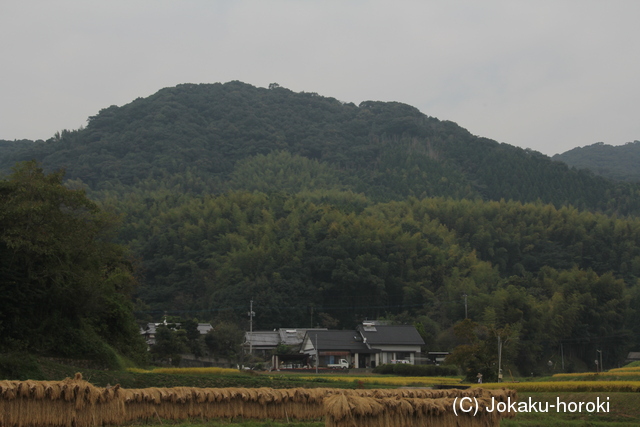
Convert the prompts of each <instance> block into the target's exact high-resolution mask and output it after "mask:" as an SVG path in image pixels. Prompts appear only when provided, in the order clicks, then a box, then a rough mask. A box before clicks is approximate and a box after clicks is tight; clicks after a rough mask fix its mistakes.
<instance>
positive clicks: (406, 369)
mask: <svg viewBox="0 0 640 427" xmlns="http://www.w3.org/2000/svg"><path fill="white" fill-rule="evenodd" d="M373 372H374V373H376V374H389V375H400V376H403V377H447V376H454V375H458V368H457V367H455V366H446V365H443V366H438V365H409V364H406V363H399V364H385V365H379V366H376V367H375V368H374V369H373Z"/></svg>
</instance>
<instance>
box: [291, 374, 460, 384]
mask: <svg viewBox="0 0 640 427" xmlns="http://www.w3.org/2000/svg"><path fill="white" fill-rule="evenodd" d="M300 378H301V379H304V380H314V379H317V378H322V379H325V380H327V381H341V382H356V381H361V382H363V383H367V384H381V385H393V386H411V385H416V384H426V385H436V384H445V385H455V384H459V383H460V381H462V380H461V379H460V378H452V377H387V376H379V377H374V376H355V375H330V376H329V375H327V376H321V377H318V376H302V377H300Z"/></svg>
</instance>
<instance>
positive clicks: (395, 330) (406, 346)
mask: <svg viewBox="0 0 640 427" xmlns="http://www.w3.org/2000/svg"><path fill="white" fill-rule="evenodd" d="M422 345H424V341H423V340H422V337H421V336H420V334H419V333H418V331H417V330H416V328H415V327H414V326H412V325H380V324H376V323H374V322H365V323H363V324H362V325H359V326H358V327H357V328H356V329H355V330H346V331H334V330H327V331H314V332H307V334H306V336H305V338H304V341H303V342H302V346H301V349H300V352H301V353H306V354H309V355H310V356H313V358H314V363H315V358H316V357H317V358H318V366H327V365H328V364H332V363H335V362H336V361H337V360H339V359H346V360H347V362H349V366H352V367H354V368H366V367H371V368H374V367H376V366H378V365H380V364H384V363H407V362H408V363H411V364H414V363H415V359H416V354H418V353H420V346H422ZM401 361H402V362H401ZM404 361H406V362H404Z"/></svg>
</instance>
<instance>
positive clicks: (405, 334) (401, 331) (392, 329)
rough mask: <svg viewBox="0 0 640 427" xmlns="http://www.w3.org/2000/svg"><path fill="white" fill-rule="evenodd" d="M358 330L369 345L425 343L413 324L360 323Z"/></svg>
mask: <svg viewBox="0 0 640 427" xmlns="http://www.w3.org/2000/svg"><path fill="white" fill-rule="evenodd" d="M358 331H359V332H360V333H361V334H362V336H363V337H365V338H366V339H367V344H369V345H424V340H423V339H422V337H421V336H420V334H419V333H418V331H417V330H416V328H415V327H414V326H413V325H373V326H363V325H359V326H358Z"/></svg>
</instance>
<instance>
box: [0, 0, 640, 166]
mask: <svg viewBox="0 0 640 427" xmlns="http://www.w3.org/2000/svg"><path fill="white" fill-rule="evenodd" d="M639 18H640V1H637V0H629V1H621V0H600V1H591V0H564V1H563V0H551V1H546V0H535V1H534V0H527V1H518V0H502V1H501V0H482V1H477V0H473V1H471V0H469V1H455V0H453V1H452V0H446V1H445V0H442V1H426V0H422V1H403V0H395V1H365V0H339V1H338V0H336V1H331V0H295V1H294V0H256V1H248V0H247V1H241V0H236V1H215V0H180V1H162V0H124V1H122V0H109V1H90V0H58V1H51V0H43V1H30V0H19V1H18V0H1V1H0V60H1V62H0V77H1V78H0V139H9V140H12V139H22V138H27V139H47V138H49V137H51V136H52V135H53V134H54V133H55V132H56V131H58V130H61V129H77V128H79V127H80V126H83V125H85V124H86V119H87V117H88V116H91V115H95V114H96V113H97V112H98V111H99V110H100V109H102V108H105V107H108V106H110V105H114V104H115V105H123V104H127V103H129V102H131V101H133V100H134V99H135V98H137V97H146V96H149V95H151V94H153V93H155V92H156V91H158V90H159V89H161V88H163V87H167V86H175V85H177V84H179V83H214V82H227V81H230V80H240V81H243V82H246V83H250V84H252V85H255V86H262V87H266V86H268V85H269V83H272V82H277V83H279V84H280V85H281V86H284V87H287V88H289V89H291V90H294V91H297V92H298V91H305V92H318V93H319V94H320V95H324V96H331V97H334V98H337V99H339V100H341V101H345V102H354V103H356V104H358V103H360V102H362V101H365V100H381V101H400V102H405V103H407V104H411V105H413V106H415V107H417V108H419V109H420V110H421V111H422V112H423V113H425V114H427V115H429V116H435V117H438V118H439V119H443V120H445V119H446V120H452V121H454V122H457V123H458V124H459V125H461V126H462V127H465V128H467V129H468V130H469V131H470V132H471V133H473V134H476V135H480V136H485V137H488V138H491V139H495V140H497V141H499V142H506V143H509V144H513V145H517V146H520V147H523V148H532V149H535V150H538V151H541V152H543V153H545V154H549V155H553V154H555V153H559V152H564V151H566V150H568V149H571V148H574V147H577V146H584V145H589V144H593V143H594V142H598V141H603V142H605V143H607V144H613V145H619V144H623V143H625V142H628V141H633V140H636V139H637V140H640V117H639V114H638V112H639V111H638V110H639V106H640V104H639V100H640V25H639V24H638V19H639Z"/></svg>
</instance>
